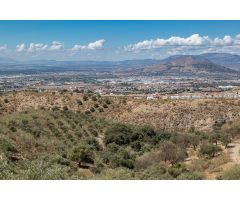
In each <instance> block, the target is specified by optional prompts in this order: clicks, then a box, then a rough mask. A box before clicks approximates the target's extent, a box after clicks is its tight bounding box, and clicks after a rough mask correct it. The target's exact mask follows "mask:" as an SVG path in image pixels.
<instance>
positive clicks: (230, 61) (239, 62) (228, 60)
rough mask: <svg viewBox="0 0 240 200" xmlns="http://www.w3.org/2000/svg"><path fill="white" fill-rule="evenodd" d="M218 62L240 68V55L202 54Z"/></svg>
mask: <svg viewBox="0 0 240 200" xmlns="http://www.w3.org/2000/svg"><path fill="white" fill-rule="evenodd" d="M201 56H202V57H203V58H206V59H208V60H210V61H212V62H214V63H216V64H219V65H222V66H225V67H228V68H231V69H234V70H238V71H239V70H240V56H239V55H233V54H229V53H207V54H202V55H201Z"/></svg>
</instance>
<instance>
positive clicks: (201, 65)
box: [143, 55, 234, 73]
mask: <svg viewBox="0 0 240 200" xmlns="http://www.w3.org/2000/svg"><path fill="white" fill-rule="evenodd" d="M143 72H145V73H155V72H161V73H234V70H232V69H229V68H227V67H224V66H221V65H218V64H215V63H213V62H211V61H210V60H208V59H204V58H202V57H201V56H192V55H187V56H184V55H183V56H171V57H169V58H167V59H164V60H162V61H160V62H159V64H156V65H152V66H148V67H145V68H144V70H143Z"/></svg>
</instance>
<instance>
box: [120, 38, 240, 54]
mask: <svg viewBox="0 0 240 200" xmlns="http://www.w3.org/2000/svg"><path fill="white" fill-rule="evenodd" d="M239 45H240V34H239V35H237V36H235V37H234V38H232V37H231V36H229V35H226V36H224V37H223V38H213V39H211V38H209V37H208V36H200V35H199V34H193V35H191V36H189V37H186V38H184V37H178V36H173V37H170V38H167V39H163V38H158V39H155V40H153V39H151V40H145V41H141V42H138V43H135V44H130V45H128V46H126V47H124V49H125V50H126V51H140V50H148V49H158V48H162V47H177V46H186V47H194V46H195V47H198V46H239Z"/></svg>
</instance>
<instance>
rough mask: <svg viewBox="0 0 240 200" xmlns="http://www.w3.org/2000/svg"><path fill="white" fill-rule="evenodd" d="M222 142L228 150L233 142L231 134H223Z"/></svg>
mask: <svg viewBox="0 0 240 200" xmlns="http://www.w3.org/2000/svg"><path fill="white" fill-rule="evenodd" d="M220 141H221V142H222V144H223V145H224V146H225V148H227V147H228V145H229V144H230V143H231V142H232V139H231V137H230V135H229V134H226V133H223V134H221V136H220Z"/></svg>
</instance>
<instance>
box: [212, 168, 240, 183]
mask: <svg viewBox="0 0 240 200" xmlns="http://www.w3.org/2000/svg"><path fill="white" fill-rule="evenodd" d="M217 179H222V180H240V165H235V166H233V167H232V168H230V169H228V170H226V171H224V172H223V173H222V174H221V175H220V176H219V177H217Z"/></svg>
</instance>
